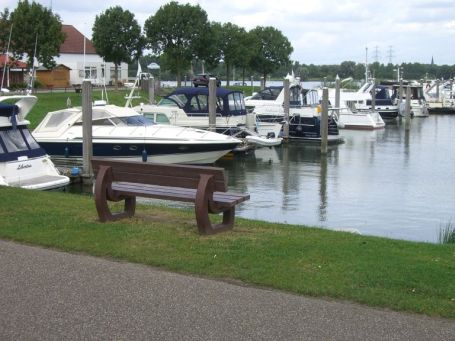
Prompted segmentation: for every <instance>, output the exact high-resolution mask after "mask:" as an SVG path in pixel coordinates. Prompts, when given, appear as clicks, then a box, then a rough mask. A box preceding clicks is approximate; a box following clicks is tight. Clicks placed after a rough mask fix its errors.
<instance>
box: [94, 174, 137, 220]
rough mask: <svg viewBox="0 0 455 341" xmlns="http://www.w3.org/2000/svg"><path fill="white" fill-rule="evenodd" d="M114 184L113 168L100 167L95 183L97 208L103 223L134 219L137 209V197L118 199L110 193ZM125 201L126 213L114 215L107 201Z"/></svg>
mask: <svg viewBox="0 0 455 341" xmlns="http://www.w3.org/2000/svg"><path fill="white" fill-rule="evenodd" d="M111 182H112V169H111V167H106V166H100V169H99V171H98V175H97V177H96V182H95V206H96V210H97V212H98V216H99V218H100V221H101V222H105V221H112V220H117V219H121V218H126V217H132V216H133V215H134V212H135V209H136V197H126V198H118V197H115V196H114V194H113V193H112V192H111V191H109V186H108V185H109V184H110V183H111ZM108 200H110V201H120V200H125V205H124V211H123V212H119V213H112V212H111V210H110V208H109V205H108V204H107V201H108Z"/></svg>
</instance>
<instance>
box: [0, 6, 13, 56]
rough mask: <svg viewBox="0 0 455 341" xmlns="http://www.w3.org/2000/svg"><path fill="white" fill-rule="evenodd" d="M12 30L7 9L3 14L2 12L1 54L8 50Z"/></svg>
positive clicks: (0, 17) (0, 20) (0, 29)
mask: <svg viewBox="0 0 455 341" xmlns="http://www.w3.org/2000/svg"><path fill="white" fill-rule="evenodd" d="M10 30H11V21H10V19H9V9H8V8H5V10H4V11H3V12H0V53H5V52H6V50H7V48H8V41H9V33H10Z"/></svg>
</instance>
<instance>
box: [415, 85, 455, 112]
mask: <svg viewBox="0 0 455 341" xmlns="http://www.w3.org/2000/svg"><path fill="white" fill-rule="evenodd" d="M423 94H424V96H425V100H426V102H427V105H428V111H429V112H430V113H433V114H453V113H455V85H454V82H453V79H451V80H447V81H440V80H436V81H434V80H433V81H427V82H426V84H425V86H424V92H423Z"/></svg>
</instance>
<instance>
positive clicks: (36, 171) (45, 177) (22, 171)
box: [0, 155, 69, 190]
mask: <svg viewBox="0 0 455 341" xmlns="http://www.w3.org/2000/svg"><path fill="white" fill-rule="evenodd" d="M0 174H1V176H0V185H4V186H10V187H21V188H24V189H34V190H54V189H60V188H63V187H65V186H66V185H68V184H69V178H68V177H66V176H64V175H60V174H59V172H58V170H57V169H56V168H55V166H54V165H53V163H52V162H51V160H50V158H49V156H47V155H46V156H43V157H37V158H32V159H26V158H24V159H21V160H17V161H8V162H4V163H1V164H0Z"/></svg>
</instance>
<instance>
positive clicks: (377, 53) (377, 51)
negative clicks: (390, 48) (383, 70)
mask: <svg viewBox="0 0 455 341" xmlns="http://www.w3.org/2000/svg"><path fill="white" fill-rule="evenodd" d="M379 55H380V53H379V48H378V46H377V45H376V46H375V47H374V55H373V59H374V61H375V62H376V63H378V62H379Z"/></svg>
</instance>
